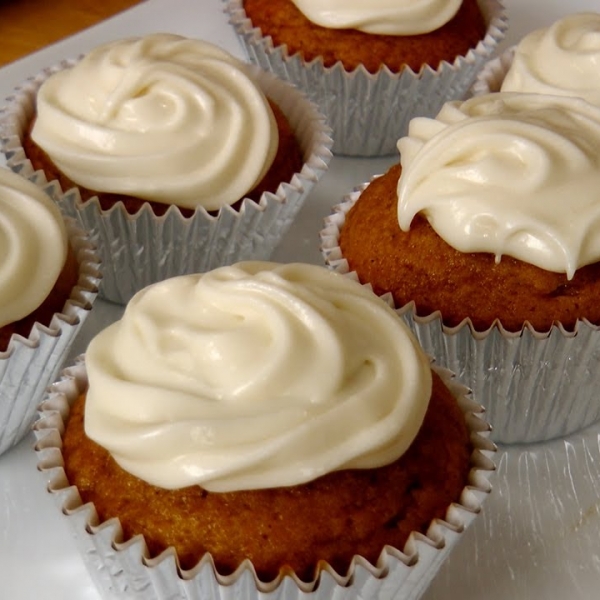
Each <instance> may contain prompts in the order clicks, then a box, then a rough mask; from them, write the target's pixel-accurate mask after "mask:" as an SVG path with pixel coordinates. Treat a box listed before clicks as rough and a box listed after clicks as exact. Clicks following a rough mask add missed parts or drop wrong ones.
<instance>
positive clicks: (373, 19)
mask: <svg viewBox="0 0 600 600" xmlns="http://www.w3.org/2000/svg"><path fill="white" fill-rule="evenodd" d="M292 2H293V3H294V4H295V5H296V6H297V7H298V9H299V10H300V12H302V14H304V16H305V17H306V18H307V19H308V20H309V21H312V22H313V23H315V24H317V25H320V26H321V27H327V28H330V29H358V30H359V31H364V32H365V33H372V34H378V35H418V34H421V33H429V32H430V31H435V30H436V29H439V28H440V27H442V26H443V25H445V24H446V23H447V22H448V21H450V20H451V19H452V18H453V17H454V15H455V14H456V13H457V12H458V9H459V8H460V5H461V4H462V0H292Z"/></svg>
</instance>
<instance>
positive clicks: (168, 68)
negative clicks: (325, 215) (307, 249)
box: [0, 34, 331, 303]
mask: <svg viewBox="0 0 600 600" xmlns="http://www.w3.org/2000/svg"><path fill="white" fill-rule="evenodd" d="M0 127H2V128H3V129H4V136H3V137H4V146H5V153H6V154H7V156H8V164H9V166H10V167H11V168H12V169H14V170H16V171H18V172H19V173H21V174H23V175H25V176H28V177H29V176H31V174H33V173H34V172H35V171H37V170H41V171H43V172H44V173H45V175H46V178H47V179H48V180H49V181H52V180H55V179H56V180H58V181H59V182H60V184H61V185H62V187H63V188H64V189H65V190H66V191H67V193H66V194H65V196H64V198H63V200H62V202H61V208H62V209H63V211H64V212H65V213H66V214H68V215H70V216H73V217H75V218H77V219H78V220H79V222H80V223H81V224H82V225H83V227H84V228H85V229H86V230H88V231H89V232H90V235H91V237H92V239H93V240H94V241H96V242H97V244H98V248H99V253H100V255H101V258H102V261H103V265H104V268H103V274H104V279H103V283H102V287H101V290H100V291H101V295H102V296H103V297H105V298H106V299H108V300H111V301H114V302H118V303H124V302H126V301H127V300H129V299H130V298H131V296H133V294H134V293H135V292H137V291H139V290H140V289H141V288H142V287H144V286H146V285H148V284H150V283H154V282H156V281H160V280H161V279H165V278H167V277H170V276H174V275H180V274H185V273H191V272H199V271H204V270H208V269H210V268H212V267H215V266H220V265H225V264H230V263H232V262H235V261H236V260H239V259H244V258H267V257H268V256H269V254H270V253H271V251H272V250H273V249H274V248H275V246H276V245H277V243H278V242H279V240H280V239H281V238H282V236H283V235H284V234H285V232H286V230H287V228H288V227H289V225H290V224H291V222H292V221H293V219H294V217H295V215H296V214H297V212H298V210H299V209H300V207H301V206H302V203H303V201H304V199H305V198H306V196H307V194H308V192H309V191H310V190H311V189H312V186H313V185H314V183H315V182H316V181H317V179H318V178H319V177H320V176H321V175H322V173H323V172H324V171H325V169H326V166H327V163H328V161H329V159H330V157H331V154H330V152H329V149H328V147H329V145H330V144H331V140H330V138H329V137H328V135H327V131H328V130H327V129H326V127H325V125H324V122H323V119H322V117H321V116H320V115H319V113H318V112H317V111H316V109H315V108H314V107H313V106H312V105H311V104H310V103H309V102H307V101H306V100H305V98H304V97H303V96H302V95H301V94H300V93H298V92H296V91H295V90H293V89H292V88H291V86H289V84H287V83H284V82H281V81H278V80H277V79H276V78H275V77H273V76H272V75H270V74H268V73H263V72H261V71H260V70H259V69H257V68H254V67H249V66H247V65H244V64H243V63H241V62H239V61H238V60H236V59H234V58H233V57H232V56H230V55H229V54H227V53H226V52H224V51H223V50H221V49H219V48H217V47H215V46H213V45H211V44H208V43H205V42H202V41H200V40H191V39H185V38H182V37H179V36H174V35H167V34H154V35H149V36H146V37H143V38H132V39H127V40H122V41H117V42H113V43H110V44H107V45H104V46H100V47H98V48H96V49H95V50H93V51H92V52H90V53H89V54H88V55H86V56H85V57H84V58H83V59H82V60H80V61H67V62H64V63H62V64H61V65H59V66H58V67H56V68H53V69H48V70H46V71H44V72H42V73H41V74H40V75H39V76H38V77H36V78H35V79H34V80H33V81H31V82H29V83H27V84H26V85H24V86H23V87H22V88H20V89H19V90H18V91H17V92H16V95H15V97H14V99H13V100H12V102H11V103H9V105H8V107H7V109H6V110H5V111H4V116H3V119H2V123H1V124H0Z"/></svg>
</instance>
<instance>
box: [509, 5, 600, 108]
mask: <svg viewBox="0 0 600 600" xmlns="http://www.w3.org/2000/svg"><path fill="white" fill-rule="evenodd" d="M501 89H502V91H505V92H529V93H539V94H553V95H563V96H579V97H581V98H584V99H585V100H587V101H588V102H591V103H592V104H596V105H597V106H600V14H596V13H579V14H574V15H569V16H567V17H564V18H563V19H561V20H559V21H557V22H556V23H554V24H553V25H552V26H551V27H549V28H547V29H538V30H537V31H534V32H532V33H530V34H529V35H527V36H525V37H524V38H523V40H522V41H521V42H520V43H519V45H518V46H517V49H516V52H515V56H514V59H513V62H512V64H511V67H510V69H509V71H508V73H507V74H506V77H505V78H504V81H503V83H502V88H501Z"/></svg>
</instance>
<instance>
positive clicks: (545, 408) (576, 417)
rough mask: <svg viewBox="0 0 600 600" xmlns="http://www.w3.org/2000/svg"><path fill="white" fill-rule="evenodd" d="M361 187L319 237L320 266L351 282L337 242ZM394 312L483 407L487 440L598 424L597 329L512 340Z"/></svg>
mask: <svg viewBox="0 0 600 600" xmlns="http://www.w3.org/2000/svg"><path fill="white" fill-rule="evenodd" d="M366 186H367V184H364V185H363V186H361V187H360V188H357V189H356V190H355V191H354V192H353V193H351V194H349V195H347V196H346V197H345V198H344V201H343V202H342V203H341V204H339V205H337V206H335V207H334V209H333V212H332V214H331V215H330V216H329V217H327V219H326V220H325V227H324V229H323V230H322V231H321V250H322V254H323V257H324V259H325V262H326V264H327V265H328V266H329V267H330V268H332V269H334V270H335V271H337V272H339V273H344V274H348V275H350V276H352V277H354V278H356V279H358V277H357V275H356V273H354V272H352V273H351V272H350V268H349V266H348V262H347V261H346V260H345V259H344V257H343V255H342V251H341V249H340V246H339V235H340V231H341V229H342V228H343V226H344V222H345V220H346V215H347V214H348V211H349V210H350V209H351V208H352V206H353V205H354V204H355V202H356V201H357V200H358V198H359V197H360V194H361V193H362V191H363V190H364V189H365V188H366ZM390 298H391V296H390ZM398 310H399V312H400V314H402V316H403V317H404V320H405V321H406V323H407V324H408V325H409V327H410V328H411V330H412V331H413V332H414V333H415V335H416V337H417V339H418V340H419V342H420V344H421V346H422V347H423V348H424V350H425V351H426V352H427V353H428V354H430V355H431V356H433V357H434V358H435V359H436V360H437V361H438V362H439V363H440V364H442V365H444V366H446V367H448V368H449V369H451V370H452V371H453V372H454V373H456V376H457V377H458V378H459V379H460V380H461V381H462V382H463V383H464V384H465V385H468V386H469V387H470V388H471V390H472V391H473V396H474V398H475V399H476V400H477V402H481V404H482V405H483V406H484V407H485V409H486V412H487V416H488V418H489V421H490V423H492V424H493V427H494V429H493V431H492V435H491V438H492V439H493V440H494V441H496V442H501V443H531V442H541V441H545V440H550V439H553V438H557V437H563V436H566V435H568V434H570V433H574V432H576V431H579V430H581V429H583V428H584V427H587V426H588V425H591V424H592V423H595V422H596V421H598V420H599V419H600V402H598V388H599V387H600V369H598V361H599V360H600V331H599V330H600V327H598V326H596V325H592V324H591V323H590V322H589V321H587V320H585V319H583V320H581V321H579V322H578V323H577V326H576V328H575V330H574V331H572V332H568V331H565V330H564V329H563V327H562V326H561V325H560V324H557V325H554V326H553V327H552V329H551V330H550V331H549V332H544V333H541V332H537V331H535V330H534V329H533V328H532V327H531V325H529V324H527V323H526V324H525V325H524V327H523V329H522V331H520V332H516V333H515V332H508V331H506V330H505V329H504V328H503V327H502V326H501V325H500V324H497V325H494V326H492V327H491V328H490V329H489V330H488V331H485V332H477V331H475V330H474V329H473V327H472V325H471V322H470V321H469V320H468V319H466V320H465V321H463V322H462V323H461V324H459V325H457V326H456V327H446V326H445V325H444V324H443V322H442V316H441V314H440V312H435V313H432V314H431V315H428V316H425V317H422V316H418V315H417V314H416V311H415V306H414V304H413V303H409V304H407V305H406V306H403V307H399V309H398Z"/></svg>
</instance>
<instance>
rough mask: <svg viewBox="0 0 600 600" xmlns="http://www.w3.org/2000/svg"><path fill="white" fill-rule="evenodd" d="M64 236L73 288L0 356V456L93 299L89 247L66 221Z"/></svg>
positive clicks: (24, 423)
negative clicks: (74, 267) (73, 260)
mask: <svg viewBox="0 0 600 600" xmlns="http://www.w3.org/2000/svg"><path fill="white" fill-rule="evenodd" d="M36 183H37V184H38V185H39V186H40V187H42V188H44V190H45V191H46V192H47V193H48V194H49V195H50V196H51V197H52V198H53V199H54V200H57V199H58V198H59V196H60V190H59V189H58V186H56V185H47V184H46V185H44V183H45V180H44V178H43V177H42V176H40V177H38V181H37V182H36ZM67 232H68V235H69V243H70V244H71V246H72V248H73V249H74V251H75V254H76V257H77V262H78V264H79V281H78V285H77V287H76V288H74V289H73V291H72V292H71V296H70V297H69V298H68V299H66V300H65V305H64V308H63V310H62V312H60V313H57V314H55V315H54V316H53V318H52V321H51V322H50V324H49V325H47V326H46V325H41V324H40V323H36V324H35V325H34V327H33V329H32V331H31V333H30V334H29V337H28V338H24V337H22V336H20V335H13V336H12V338H11V340H10V342H9V345H8V348H7V349H6V352H0V454H2V453H3V452H6V451H7V450H8V449H9V448H12V447H13V446H15V445H16V444H17V443H18V442H19V441H21V440H22V439H23V438H24V437H25V435H26V434H27V433H28V432H29V431H30V430H31V425H32V424H33V421H34V420H35V414H36V409H37V407H38V405H39V403H40V401H41V400H42V397H43V394H44V392H45V391H46V388H47V387H48V385H49V384H50V383H52V381H53V380H54V378H55V377H56V374H57V373H58V370H59V369H60V367H61V366H62V363H63V361H64V360H65V358H66V357H67V354H68V352H69V349H70V347H71V344H72V343H73V340H74V339H75V336H76V335H77V333H78V332H79V330H80V329H81V326H82V325H83V322H84V321H85V319H86V318H87V316H88V314H89V312H90V309H91V307H92V303H93V302H94V299H95V298H96V295H97V290H98V283H99V281H100V276H99V272H98V267H99V259H98V257H97V256H96V254H95V252H94V249H93V246H92V245H91V244H90V242H89V241H88V239H87V238H86V236H85V235H84V234H83V232H82V231H81V229H80V228H79V227H78V226H77V224H76V223H75V222H74V221H73V220H71V219H67Z"/></svg>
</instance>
